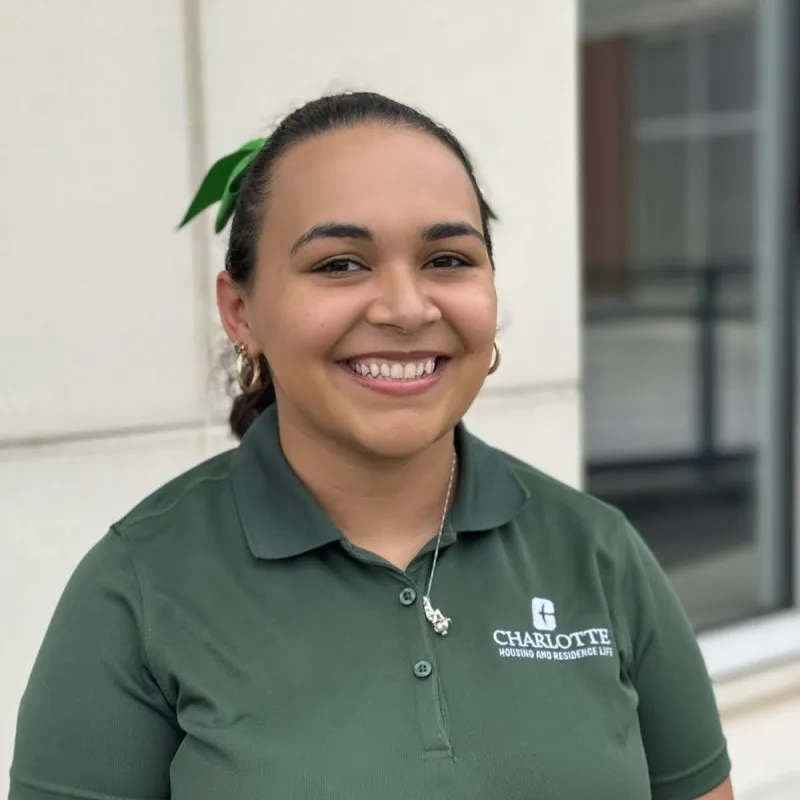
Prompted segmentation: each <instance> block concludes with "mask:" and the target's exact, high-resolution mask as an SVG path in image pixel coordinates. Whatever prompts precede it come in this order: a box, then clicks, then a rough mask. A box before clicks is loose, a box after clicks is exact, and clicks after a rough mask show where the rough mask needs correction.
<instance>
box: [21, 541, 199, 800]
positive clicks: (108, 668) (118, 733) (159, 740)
mask: <svg viewBox="0 0 800 800" xmlns="http://www.w3.org/2000/svg"><path fill="white" fill-rule="evenodd" d="M143 630H144V621H143V613H142V597H141V593H140V590H139V585H138V582H137V579H136V575H135V572H134V569H133V564H132V562H131V560H130V557H129V554H128V551H127V545H126V543H125V542H124V541H123V540H122V539H121V538H120V536H119V535H118V534H117V533H116V532H114V531H113V530H112V531H111V532H110V533H109V534H107V535H106V536H105V537H104V538H103V539H102V540H101V541H100V542H99V543H98V544H97V545H96V546H95V547H94V548H93V549H92V550H91V551H90V552H89V554H88V555H87V556H86V557H85V558H84V559H83V561H82V562H81V563H80V565H79V566H78V568H77V569H76V571H75V573H74V574H73V576H72V578H71V579H70V581H69V583H68V584H67V587H66V589H65V590H64V593H63V595H62V597H61V600H60V602H59V604H58V607H57V609H56V611H55V614H54V616H53V618H52V621H51V623H50V626H49V628H48V631H47V633H46V635H45V638H44V641H43V643H42V646H41V649H40V651H39V654H38V657H37V659H36V662H35V665H34V668H33V671H32V673H31V676H30V679H29V682H28V686H27V688H26V690H25V693H24V695H23V698H22V703H21V705H20V710H19V719H18V723H17V735H16V745H15V750H14V759H13V763H12V767H11V793H10V795H9V800H56V798H58V800H63V798H71V799H72V800H84V799H85V800H89V799H90V798H91V800H142V798H147V799H148V800H156V799H157V798H168V797H169V796H170V789H169V769H170V764H171V762H172V759H173V757H174V754H175V752H176V750H177V748H178V746H179V744H180V742H181V740H182V738H183V737H182V734H181V732H180V730H179V728H178V726H177V724H176V721H175V715H174V713H173V712H172V710H171V708H170V706H169V704H168V703H167V701H166V699H165V698H164V695H163V694H162V693H161V691H160V690H159V687H158V684H157V682H156V681H155V679H154V677H153V676H152V674H151V673H150V671H149V670H148V667H147V664H146V660H145V656H144V645H143V638H142V632H143Z"/></svg>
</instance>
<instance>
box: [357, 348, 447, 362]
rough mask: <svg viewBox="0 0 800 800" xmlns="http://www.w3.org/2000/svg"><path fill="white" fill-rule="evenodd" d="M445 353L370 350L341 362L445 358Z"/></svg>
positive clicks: (438, 351)
mask: <svg viewBox="0 0 800 800" xmlns="http://www.w3.org/2000/svg"><path fill="white" fill-rule="evenodd" d="M447 357H448V356H447V353H443V352H442V351H441V350H372V351H370V352H368V353H358V355H354V356H350V357H348V358H343V359H342V360H341V361H342V363H347V362H348V361H367V360H368V359H370V358H372V359H383V360H384V361H424V360H425V359H427V358H447Z"/></svg>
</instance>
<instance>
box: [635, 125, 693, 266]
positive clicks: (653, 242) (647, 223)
mask: <svg viewBox="0 0 800 800" xmlns="http://www.w3.org/2000/svg"><path fill="white" fill-rule="evenodd" d="M688 158H689V145H688V143H687V142H685V141H671V142H641V143H639V144H638V145H637V146H636V152H635V154H634V163H633V170H634V175H633V184H634V197H633V203H632V204H631V207H632V213H633V242H634V254H633V255H634V262H635V264H636V265H637V266H645V267H666V266H676V265H682V264H683V263H684V261H685V258H686V244H687V210H688V206H687V193H688V185H687V178H688Z"/></svg>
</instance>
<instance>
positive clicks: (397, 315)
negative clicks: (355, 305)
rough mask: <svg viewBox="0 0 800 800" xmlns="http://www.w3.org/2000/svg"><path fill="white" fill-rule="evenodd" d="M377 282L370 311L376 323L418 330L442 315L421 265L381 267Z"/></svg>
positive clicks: (377, 324)
mask: <svg viewBox="0 0 800 800" xmlns="http://www.w3.org/2000/svg"><path fill="white" fill-rule="evenodd" d="M374 285H375V287H376V290H377V291H376V296H375V298H374V300H373V301H372V302H371V303H370V306H369V309H368V312H367V319H368V321H369V322H370V323H371V324H372V325H375V326H378V327H391V328H395V329H396V330H398V331H399V332H401V333H415V332H416V331H418V330H420V328H423V327H425V326H426V325H430V324H431V323H433V322H437V321H438V320H440V319H441V318H442V313H441V311H440V309H439V306H438V305H437V304H436V303H435V302H434V299H433V298H432V297H431V295H430V292H429V289H430V286H429V282H428V281H426V280H425V273H424V272H422V271H420V270H419V268H415V267H409V266H406V265H402V264H398V265H394V266H387V267H385V268H384V269H382V270H380V273H379V275H378V280H377V281H376V282H375V284H374Z"/></svg>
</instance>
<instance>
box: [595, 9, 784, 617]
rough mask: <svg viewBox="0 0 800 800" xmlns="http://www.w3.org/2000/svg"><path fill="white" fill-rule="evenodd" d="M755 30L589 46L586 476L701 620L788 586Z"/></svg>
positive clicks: (744, 609)
mask: <svg viewBox="0 0 800 800" xmlns="http://www.w3.org/2000/svg"><path fill="white" fill-rule="evenodd" d="M756 43H757V35H756V20H755V18H754V16H753V15H752V14H744V15H738V16H735V17H727V18H722V19H716V20H703V21H702V22H699V21H698V22H695V23H692V24H688V25H684V26H683V27H681V28H674V27H673V28H670V29H667V30H658V31H655V32H649V33H648V34H647V35H636V36H633V37H631V36H627V35H621V34H616V35H612V34H609V35H608V36H607V37H606V38H604V39H601V40H598V39H595V40H592V41H591V42H587V43H585V45H584V69H583V74H584V88H583V94H584V96H583V99H582V105H583V115H582V116H583V120H582V126H583V143H582V147H583V162H584V184H583V209H584V237H583V238H584V275H585V281H584V291H585V303H584V308H585V312H584V313H585V320H584V387H585V390H584V391H585V410H584V415H585V419H584V428H585V452H586V485H587V488H588V490H589V491H590V492H591V493H592V494H595V495H597V496H599V497H600V498H602V499H605V500H607V501H609V502H611V503H612V504H614V505H616V506H618V507H620V508H621V509H622V510H623V511H624V512H626V513H627V515H628V516H629V517H630V518H631V520H632V521H633V523H634V524H635V525H636V526H637V527H638V529H639V530H640V531H641V532H642V534H643V536H644V537H645V539H646V540H647V541H648V543H649V544H650V546H651V547H652V549H653V550H654V552H655V554H656V556H657V557H658V558H659V560H660V561H661V563H662V565H663V566H664V567H665V568H666V569H667V571H668V572H669V574H670V577H671V578H672V581H673V584H674V585H675V587H676V589H677V590H678V593H679V594H680V595H681V597H682V599H683V601H684V604H685V605H686V607H687V609H688V610H689V613H690V615H691V617H692V619H693V621H694V623H695V625H696V626H697V627H698V628H699V629H705V628H708V627H717V626H719V625H722V624H726V623H729V622H734V621H738V620H741V619H745V618H748V617H752V616H754V615H758V614H760V613H762V612H767V611H772V610H774V609H776V608H778V607H781V606H782V605H785V604H786V603H787V602H788V598H789V594H788V590H787V587H786V586H784V585H782V584H780V581H777V582H776V581H775V580H774V578H775V574H774V571H773V572H772V573H771V572H770V570H769V569H768V568H766V567H765V565H766V564H767V562H768V561H769V560H770V559H772V562H773V563H774V560H775V559H774V554H775V552H778V551H779V549H780V548H781V547H783V546H784V544H785V543H782V542H780V541H779V533H780V532H778V531H775V530H771V529H769V526H768V525H765V524H764V522H763V521H764V520H765V519H767V518H768V517H766V516H765V515H763V514H761V513H760V505H759V503H760V500H759V480H760V478H759V474H760V473H759V459H760V457H761V455H762V453H763V452H764V450H763V445H762V442H761V440H760V436H761V429H760V425H759V403H760V400H761V398H760V396H759V395H758V388H757V387H758V380H759V375H760V362H759V359H760V356H761V354H760V352H759V344H758V342H759V338H760V329H759V326H760V323H759V320H758V315H757V303H756V287H757V285H758V283H759V280H760V278H759V272H758V270H759V266H758V264H757V262H756V241H757V240H756V224H755V223H756V218H755V214H756V202H755V197H756V190H757V181H756V177H757V175H756V166H757V153H758V148H757V145H758V136H759V124H760V122H759V120H760V112H759V108H758V97H757V85H758V81H757V80H756V78H757V52H756V50H757V47H756ZM609 230H613V231H614V237H609V236H608V231H609ZM620 232H624V235H620ZM609 242H610V243H611V245H613V246H609ZM788 429H789V426H788V424H787V430H788ZM787 546H788V545H787ZM776 548H778V550H776ZM769 554H772V555H769ZM784 555H785V556H787V557H788V555H789V554H788V552H785V553H784ZM784 583H785V581H784Z"/></svg>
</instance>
